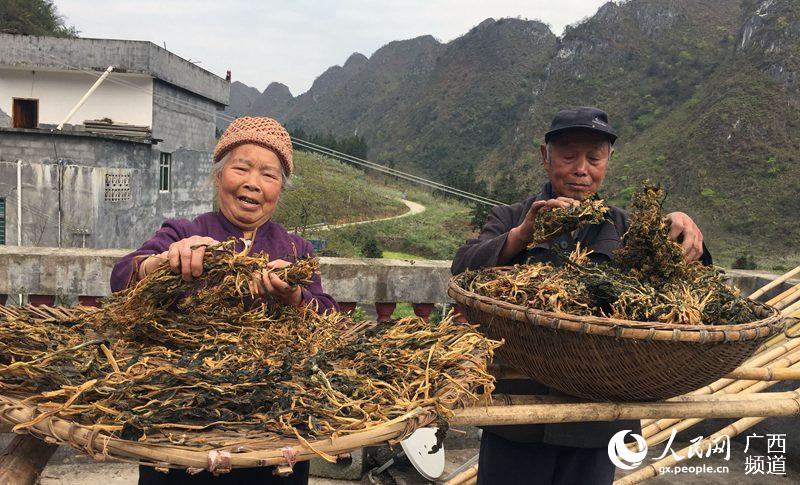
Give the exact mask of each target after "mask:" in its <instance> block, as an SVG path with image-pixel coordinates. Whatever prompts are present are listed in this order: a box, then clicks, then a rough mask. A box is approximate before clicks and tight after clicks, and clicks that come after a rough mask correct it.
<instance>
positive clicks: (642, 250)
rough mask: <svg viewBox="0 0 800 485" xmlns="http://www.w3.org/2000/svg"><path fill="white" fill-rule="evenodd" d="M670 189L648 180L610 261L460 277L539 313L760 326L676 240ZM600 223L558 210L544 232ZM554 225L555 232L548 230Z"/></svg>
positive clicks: (586, 214)
mask: <svg viewBox="0 0 800 485" xmlns="http://www.w3.org/2000/svg"><path fill="white" fill-rule="evenodd" d="M663 200H664V190H663V189H662V188H661V187H658V186H655V185H652V184H650V183H648V182H645V184H644V185H643V187H642V188H641V189H640V190H638V191H637V192H636V193H635V194H634V196H633V204H632V211H631V221H630V228H629V229H628V231H627V232H626V233H625V235H624V237H623V241H624V246H623V247H622V248H621V249H620V250H618V251H616V252H615V253H614V255H613V258H612V259H611V261H610V263H608V264H603V263H594V262H592V261H590V260H589V258H588V254H589V252H588V251H587V250H585V249H584V248H580V247H578V248H577V249H576V250H575V251H574V252H573V253H572V254H570V255H561V256H562V258H563V262H564V264H563V265H561V266H553V265H551V264H545V263H539V264H531V265H518V266H515V267H513V268H511V269H509V270H503V271H498V270H491V269H489V270H479V271H472V272H467V273H465V274H464V275H463V276H461V277H460V279H459V282H460V284H461V285H462V286H463V287H464V288H465V289H468V290H470V291H473V292H475V293H478V294H480V295H484V296H488V297H491V298H495V299H498V300H502V301H506V302H510V303H515V304H518V305H525V306H528V307H530V308H536V309H539V310H545V311H551V312H560V313H568V314H572V315H579V316H589V315H593V316H599V317H610V318H615V319H622V320H636V321H658V322H663V323H670V324H688V325H699V324H705V325H734V324H741V323H747V322H751V321H754V320H757V319H758V317H756V315H755V313H754V308H753V305H752V303H751V302H750V301H749V300H748V299H746V298H743V297H741V296H740V294H739V290H738V289H736V288H734V287H733V286H731V285H728V284H726V283H725V278H724V275H723V274H721V273H720V271H719V270H717V269H716V268H714V267H710V266H704V265H702V264H701V263H700V262H691V263H688V262H686V261H685V260H684V258H683V255H682V252H681V247H680V246H679V245H678V244H677V243H676V242H674V241H671V240H669V238H668V231H669V223H668V221H667V219H666V218H665V217H664V216H663V215H662V203H663ZM580 207H586V208H587V210H586V211H583V210H581V211H579V212H578V213H577V220H578V221H579V222H578V223H580V224H585V223H589V224H593V223H595V219H596V216H595V215H594V214H593V213H592V211H590V210H588V207H589V206H588V205H584V204H581V206H578V207H572V208H570V209H567V210H563V209H554V210H552V211H549V213H551V216H550V219H549V220H548V221H542V223H540V224H541V225H542V226H543V227H541V228H538V229H537V230H535V232H537V233H542V234H544V233H547V231H548V230H550V229H547V228H549V227H550V225H551V221H552V220H559V221H565V220H569V221H572V222H571V223H570V224H576V222H575V219H574V218H575V217H576V211H578V209H579V208H580ZM544 226H546V227H547V228H545V227H544Z"/></svg>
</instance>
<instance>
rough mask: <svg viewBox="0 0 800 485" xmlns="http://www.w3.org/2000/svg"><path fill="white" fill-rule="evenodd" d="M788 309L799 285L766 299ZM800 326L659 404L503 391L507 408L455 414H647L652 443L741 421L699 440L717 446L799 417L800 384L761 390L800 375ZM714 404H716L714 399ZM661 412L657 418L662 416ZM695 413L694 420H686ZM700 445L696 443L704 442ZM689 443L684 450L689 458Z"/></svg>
mask: <svg viewBox="0 0 800 485" xmlns="http://www.w3.org/2000/svg"><path fill="white" fill-rule="evenodd" d="M797 274H800V266H798V267H797V268H795V269H793V270H792V271H789V272H788V273H786V274H784V275H783V276H781V277H779V278H777V279H775V280H773V281H772V282H770V283H768V284H767V285H765V286H764V287H762V288H760V289H759V290H757V291H755V292H754V293H753V294H751V295H750V296H749V298H750V299H753V300H755V299H757V298H759V297H761V296H763V295H764V294H766V293H767V292H769V291H770V290H772V289H774V288H775V287H777V286H778V285H780V284H781V283H784V282H786V281H788V280H789V279H790V278H792V277H793V276H795V275H797ZM767 304H769V305H772V306H774V307H775V308H778V309H781V310H782V314H783V315H784V316H786V317H790V318H800V284H797V285H794V286H792V287H791V288H789V289H788V290H786V291H784V292H782V293H780V294H779V295H777V296H775V297H773V298H772V299H770V300H768V301H767ZM797 332H800V322H798V323H795V324H793V325H792V326H791V327H790V328H787V330H786V332H784V333H783V334H780V335H777V336H775V337H773V338H772V339H770V340H768V341H767V342H766V343H765V344H764V345H762V346H761V347H760V348H759V349H758V351H757V352H756V354H755V355H754V356H753V357H751V358H750V359H749V360H748V361H746V363H745V365H744V366H742V367H740V368H738V369H736V370H735V371H733V372H731V373H730V374H729V375H727V376H726V377H725V378H723V379H720V380H718V381H716V382H714V383H712V384H710V385H708V386H705V387H703V388H701V389H698V390H696V391H694V392H692V393H689V394H687V395H683V396H678V397H675V398H671V399H667V400H666V401H664V402H657V403H626V404H620V403H585V402H580V401H577V400H576V399H575V398H571V397H554V396H497V397H496V402H498V401H499V402H502V403H503V404H506V405H505V406H495V407H492V408H472V409H467V410H464V411H461V412H459V413H457V414H456V416H455V417H454V418H453V419H452V420H451V425H454V426H458V425H468V424H480V425H492V424H493V425H511V424H530V423H558V422H577V421H589V420H592V421H604V420H614V419H641V418H649V419H643V420H642V428H643V429H642V435H643V436H644V437H645V438H646V441H647V446H648V447H652V446H654V445H657V444H659V443H662V442H664V441H666V440H667V439H668V438H669V437H670V435H671V434H672V427H673V426H674V427H676V429H677V430H678V431H682V430H685V429H687V428H689V427H691V426H693V425H695V424H697V423H699V422H701V421H702V420H703V419H709V418H724V417H727V418H731V417H742V416H758V417H745V418H743V419H740V420H738V421H736V422H734V423H732V424H731V425H729V426H727V427H725V428H724V429H722V430H720V431H718V432H717V433H715V434H713V435H712V436H710V437H708V438H706V439H705V440H703V441H702V442H701V443H700V447H701V448H700V449H702V450H706V449H707V447H710V446H713V440H715V439H717V438H719V437H720V436H723V435H728V436H729V437H733V436H736V435H738V434H740V433H742V432H744V431H745V430H747V429H748V428H750V427H752V426H754V425H756V424H758V423H760V422H761V421H763V420H764V419H766V417H770V416H798V415H800V388H798V389H797V390H795V391H789V392H771V393H767V392H762V391H764V390H766V389H768V388H770V387H772V386H773V385H775V384H777V383H778V382H779V381H781V380H800V339H797V340H792V339H789V338H787V337H788V336H793V334H795V333H797ZM712 403H713V406H711V405H710V404H712ZM655 416H658V418H655ZM687 416H688V417H690V418H687ZM697 446H698V445H697V444H694V445H692V447H693V448H695V449H696V448H697ZM688 451H689V449H688V447H687V448H686V449H683V450H680V451H678V453H679V454H681V455H682V456H688ZM675 463H676V460H675V459H674V458H673V457H672V456H670V457H669V458H665V459H663V460H661V461H658V462H654V463H653V464H651V465H648V466H647V467H646V468H642V469H641V470H639V471H637V472H635V473H632V474H630V475H628V476H626V477H624V478H622V479H620V480H618V481H616V482H615V484H617V485H630V484H635V483H640V482H641V481H644V480H646V479H648V478H652V477H654V476H656V475H657V474H658V470H659V469H660V468H662V467H669V466H671V465H674V464H675ZM477 471H478V465H474V466H472V467H470V468H468V469H467V470H464V471H463V472H461V473H459V474H458V475H457V476H455V477H453V478H452V479H450V480H449V481H447V482H446V485H470V484H475V483H477Z"/></svg>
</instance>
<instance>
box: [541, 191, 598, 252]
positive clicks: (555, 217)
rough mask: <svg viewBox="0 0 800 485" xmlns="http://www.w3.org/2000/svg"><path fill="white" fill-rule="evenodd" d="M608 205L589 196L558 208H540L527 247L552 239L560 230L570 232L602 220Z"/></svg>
mask: <svg viewBox="0 0 800 485" xmlns="http://www.w3.org/2000/svg"><path fill="white" fill-rule="evenodd" d="M606 212H608V206H606V205H604V204H603V201H602V200H600V199H595V198H593V197H589V198H587V199H584V200H582V201H581V202H580V203H579V204H578V205H574V206H569V207H565V208H558V209H549V210H548V209H542V210H540V211H539V213H538V214H536V220H535V221H534V225H533V233H532V235H531V243H530V244H529V245H528V249H530V248H532V247H534V246H536V245H537V244H539V243H541V242H544V241H547V240H549V239H552V238H553V237H555V236H558V235H559V234H561V233H562V232H570V231H573V230H575V229H576V228H578V226H581V225H584V224H590V225H591V224H599V223H601V222H603V218H604V217H605V214H606Z"/></svg>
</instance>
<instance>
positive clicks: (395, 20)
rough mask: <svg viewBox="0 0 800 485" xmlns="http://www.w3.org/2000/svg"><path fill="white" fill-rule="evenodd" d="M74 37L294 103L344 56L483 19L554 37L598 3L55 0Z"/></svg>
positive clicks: (446, 37)
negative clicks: (287, 93) (540, 25)
mask: <svg viewBox="0 0 800 485" xmlns="http://www.w3.org/2000/svg"><path fill="white" fill-rule="evenodd" d="M55 3H56V5H57V7H58V10H59V12H60V13H61V14H62V15H63V16H65V17H66V19H67V24H68V25H74V26H75V27H77V28H78V30H79V31H80V36H81V37H99V38H111V39H135V40H149V41H151V42H154V43H156V44H158V45H162V46H163V45H164V43H165V42H166V46H167V49H169V50H170V51H172V52H174V53H175V54H178V55H179V56H181V57H183V58H185V59H190V60H192V61H200V64H199V65H200V66H201V67H203V68H205V69H208V70H209V71H211V72H213V73H215V74H217V75H220V76H224V75H225V71H226V70H228V69H230V70H231V71H232V73H233V80H235V81H241V82H243V83H245V84H247V85H250V86H253V87H255V88H257V89H258V90H260V91H262V90H263V89H264V88H265V87H266V86H267V84H269V83H270V82H272V81H278V82H282V83H284V84H286V85H287V86H289V88H290V89H291V91H292V94H294V95H295V96H297V95H298V94H301V93H303V92H305V91H307V90H308V88H310V87H311V83H313V82H314V79H315V78H316V77H317V76H319V75H320V74H322V72H323V71H324V70H325V69H327V68H328V67H330V66H333V65H337V64H338V65H341V64H343V63H344V61H345V60H347V58H348V57H349V56H350V54H352V53H353V52H360V53H362V54H364V55H366V56H368V57H369V56H371V55H372V53H373V52H375V50H377V49H378V48H380V47H381V46H383V45H385V44H387V43H389V42H391V41H393V40H402V39H409V38H413V37H417V36H420V35H426V34H431V35H433V36H434V37H436V38H437V39H439V41H441V42H447V41H450V40H452V39H454V38H456V37H459V36H461V35H463V34H465V33H466V32H467V31H468V30H469V29H470V28H472V27H474V26H475V25H477V24H479V23H480V22H481V21H483V20H484V19H486V18H488V17H493V18H495V19H498V18H501V17H517V16H521V17H523V18H528V19H538V20H541V21H543V22H545V23H547V24H549V25H550V28H551V30H553V32H554V33H556V34H557V35H561V33H562V32H563V30H564V27H565V26H566V25H569V24H572V23H575V22H577V21H580V20H581V19H583V18H585V17H588V16H591V15H593V14H594V13H595V12H596V11H597V9H598V8H599V7H600V6H601V5H602V4H604V3H606V2H605V0H558V1H555V0H527V1H522V0H518V1H515V0H491V1H478V0H461V1H456V0H441V1H440V0H392V1H388V0H377V1H359V0H340V1H333V0H331V1H321V0H317V1H315V0H293V1H286V2H278V1H273V0H264V1H255V0H226V1H220V0H102V1H101V0H56V2H55Z"/></svg>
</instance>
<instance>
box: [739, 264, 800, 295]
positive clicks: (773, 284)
mask: <svg viewBox="0 0 800 485" xmlns="http://www.w3.org/2000/svg"><path fill="white" fill-rule="evenodd" d="M798 273H800V266H798V267H796V268H795V269H793V270H791V271H789V272H788V273H786V274H784V275H782V276H779V277H777V278H775V279H774V280H772V281H771V282H769V283H767V284H766V285H764V286H762V287H761V288H759V289H758V290H756V291H754V292H753V293H751V294H750V296H749V297H748V298H750V299H751V300H757V299H758V297H760V296H761V295H763V294H764V293H766V292H768V291H769V290H771V289H773V288H775V287H776V286H778V285H779V284H781V283H783V282H784V281H786V280H788V279H789V278H791V277H792V276H794V275H796V274H798Z"/></svg>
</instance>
